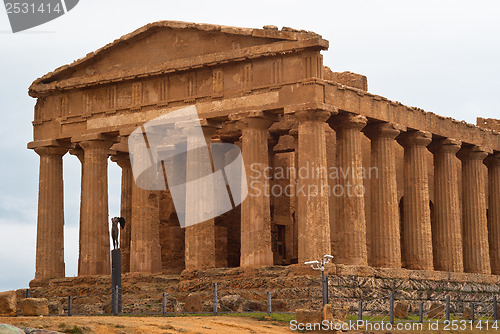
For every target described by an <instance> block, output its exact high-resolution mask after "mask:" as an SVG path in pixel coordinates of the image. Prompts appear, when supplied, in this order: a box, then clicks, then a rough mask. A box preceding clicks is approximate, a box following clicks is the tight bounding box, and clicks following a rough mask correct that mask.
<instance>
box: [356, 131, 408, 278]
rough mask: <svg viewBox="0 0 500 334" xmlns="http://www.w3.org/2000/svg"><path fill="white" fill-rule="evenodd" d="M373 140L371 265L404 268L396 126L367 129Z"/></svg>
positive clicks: (370, 227) (369, 237)
mask: <svg viewBox="0 0 500 334" xmlns="http://www.w3.org/2000/svg"><path fill="white" fill-rule="evenodd" d="M364 132H365V134H366V135H367V137H368V138H370V140H371V166H370V168H376V174H377V175H372V176H371V177H370V182H371V196H370V200H371V208H372V209H371V210H372V214H371V221H370V222H369V223H367V238H368V244H369V249H368V251H369V254H368V263H369V264H370V266H372V267H382V268H400V267H401V243H400V239H401V235H400V231H399V224H400V218H399V203H398V188H397V180H396V145H397V142H396V140H395V138H396V136H397V135H398V134H399V132H400V130H399V128H398V127H396V126H395V125H393V124H389V123H376V124H373V125H369V126H368V127H366V128H365V130H364Z"/></svg>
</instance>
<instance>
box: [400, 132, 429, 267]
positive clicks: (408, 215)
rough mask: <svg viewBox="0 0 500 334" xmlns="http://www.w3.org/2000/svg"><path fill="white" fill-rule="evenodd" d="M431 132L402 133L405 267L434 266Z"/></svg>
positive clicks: (403, 246) (403, 252) (403, 255)
mask: <svg viewBox="0 0 500 334" xmlns="http://www.w3.org/2000/svg"><path fill="white" fill-rule="evenodd" d="M431 140H432V135H431V134H430V133H429V132H425V131H413V132H407V133H404V134H402V135H400V138H399V141H400V143H401V145H403V146H404V149H405V152H404V178H405V185H404V198H403V237H402V241H403V245H402V249H403V251H402V258H403V263H404V265H405V267H406V268H408V269H413V270H432V269H433V259H432V234H431V213H430V200H429V176H428V168H427V157H426V152H427V149H426V147H427V145H429V144H430V142H431Z"/></svg>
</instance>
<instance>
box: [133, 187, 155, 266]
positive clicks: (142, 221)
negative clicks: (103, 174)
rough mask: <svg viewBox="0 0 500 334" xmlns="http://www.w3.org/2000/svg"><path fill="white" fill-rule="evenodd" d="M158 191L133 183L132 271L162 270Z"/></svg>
mask: <svg viewBox="0 0 500 334" xmlns="http://www.w3.org/2000/svg"><path fill="white" fill-rule="evenodd" d="M158 193H159V192H158V191H153V190H146V189H142V188H139V187H138V186H137V185H136V184H135V182H134V183H133V185H132V226H131V227H132V230H131V236H130V272H146V273H151V274H153V273H158V272H160V271H161V269H162V268H161V249H160V230H159V228H160V226H159V225H160V221H159V211H158V210H159V209H158V207H159V206H158V204H159V202H158Z"/></svg>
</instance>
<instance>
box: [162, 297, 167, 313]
mask: <svg viewBox="0 0 500 334" xmlns="http://www.w3.org/2000/svg"><path fill="white" fill-rule="evenodd" d="M161 314H162V315H163V316H165V315H167V294H166V293H165V292H164V293H163V295H162V296H161Z"/></svg>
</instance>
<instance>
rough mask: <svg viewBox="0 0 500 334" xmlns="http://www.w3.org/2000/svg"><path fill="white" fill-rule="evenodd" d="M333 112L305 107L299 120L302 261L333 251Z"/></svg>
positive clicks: (300, 257)
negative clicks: (329, 140)
mask: <svg viewBox="0 0 500 334" xmlns="http://www.w3.org/2000/svg"><path fill="white" fill-rule="evenodd" d="M330 115H331V112H330V111H326V110H321V109H304V110H299V111H296V112H295V117H296V119H297V121H298V163H297V175H296V177H297V215H296V217H295V218H296V219H297V223H298V234H299V236H298V239H299V249H298V251H299V263H304V262H305V261H311V260H318V259H320V258H322V257H323V255H325V254H330V253H331V239H330V218H329V209H328V195H329V193H328V171H327V161H326V138H325V121H326V120H327V119H328V118H329V117H330Z"/></svg>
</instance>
